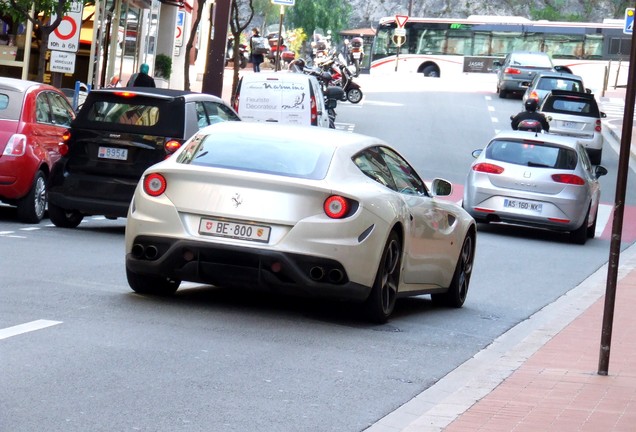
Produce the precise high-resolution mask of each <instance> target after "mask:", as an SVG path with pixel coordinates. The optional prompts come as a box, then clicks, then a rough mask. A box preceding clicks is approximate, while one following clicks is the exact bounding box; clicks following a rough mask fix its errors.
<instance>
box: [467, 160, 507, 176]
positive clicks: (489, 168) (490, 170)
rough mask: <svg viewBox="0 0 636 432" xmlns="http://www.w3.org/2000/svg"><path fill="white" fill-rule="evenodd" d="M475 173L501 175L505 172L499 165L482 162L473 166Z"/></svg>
mask: <svg viewBox="0 0 636 432" xmlns="http://www.w3.org/2000/svg"><path fill="white" fill-rule="evenodd" d="M473 171H477V172H483V173H486V174H501V173H502V172H504V169H503V168H502V167H500V166H499V165H495V164H491V163H486V162H480V163H478V164H475V165H473Z"/></svg>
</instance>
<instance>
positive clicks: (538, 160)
mask: <svg viewBox="0 0 636 432" xmlns="http://www.w3.org/2000/svg"><path fill="white" fill-rule="evenodd" d="M486 157H487V158H488V159H492V160H496V161H501V162H507V163H512V164H515V165H523V166H531V167H543V168H554V169H564V170H573V169H574V168H576V164H577V161H578V157H577V155H576V150H574V149H570V148H565V147H557V146H551V145H548V144H543V143H541V144H539V143H535V142H529V141H510V140H503V139H502V140H494V141H492V142H491V143H490V145H488V148H486Z"/></svg>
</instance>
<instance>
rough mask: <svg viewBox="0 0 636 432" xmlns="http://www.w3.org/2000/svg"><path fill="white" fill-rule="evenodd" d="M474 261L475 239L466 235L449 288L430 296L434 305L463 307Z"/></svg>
mask: <svg viewBox="0 0 636 432" xmlns="http://www.w3.org/2000/svg"><path fill="white" fill-rule="evenodd" d="M474 259H475V238H474V237H473V236H471V235H470V234H467V235H466V238H465V239H464V243H463V244H462V249H461V251H460V253H459V259H458V260H457V265H456V266H455V273H453V280H452V281H451V284H450V287H448V291H446V292H445V293H441V294H432V295H431V299H432V300H433V302H434V303H436V304H439V305H443V306H448V307H454V308H460V307H462V306H463V305H464V302H465V301H466V297H467V296H468V286H469V285H470V276H471V275H472V273H473V261H474Z"/></svg>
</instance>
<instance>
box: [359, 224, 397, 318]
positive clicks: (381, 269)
mask: <svg viewBox="0 0 636 432" xmlns="http://www.w3.org/2000/svg"><path fill="white" fill-rule="evenodd" d="M401 261H402V245H401V242H400V238H399V237H398V235H397V233H396V232H395V231H392V232H391V234H389V239H388V240H387V243H386V246H385V247H384V252H382V257H381V258H380V264H379V266H378V272H377V274H376V276H375V282H374V283H373V288H372V289H371V294H369V298H367V300H366V302H365V304H364V306H365V310H366V313H367V316H368V318H369V319H370V320H371V321H373V322H375V323H378V324H384V323H386V322H387V321H388V319H389V316H390V315H391V314H392V313H393V309H394V308H395V301H396V299H397V292H398V285H399V283H400V267H401Z"/></svg>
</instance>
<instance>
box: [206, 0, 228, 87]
mask: <svg viewBox="0 0 636 432" xmlns="http://www.w3.org/2000/svg"><path fill="white" fill-rule="evenodd" d="M231 5H232V0H215V1H212V3H211V4H210V32H209V34H208V52H207V56H206V60H205V73H204V74H203V82H202V83H201V92H202V93H208V94H211V95H214V96H218V97H221V96H222V94H223V72H224V70H225V48H226V46H227V29H228V24H229V22H230V9H231V7H230V6H231Z"/></svg>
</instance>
